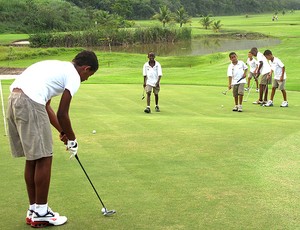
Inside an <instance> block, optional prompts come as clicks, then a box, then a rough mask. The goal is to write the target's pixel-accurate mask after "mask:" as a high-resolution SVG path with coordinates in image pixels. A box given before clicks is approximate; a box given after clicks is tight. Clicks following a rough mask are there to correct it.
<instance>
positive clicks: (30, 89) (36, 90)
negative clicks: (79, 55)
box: [10, 60, 81, 105]
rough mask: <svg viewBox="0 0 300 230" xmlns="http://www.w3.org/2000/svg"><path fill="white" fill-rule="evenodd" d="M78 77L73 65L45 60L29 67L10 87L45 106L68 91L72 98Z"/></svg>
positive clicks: (77, 83) (75, 90) (77, 84)
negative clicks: (20, 90) (17, 89)
mask: <svg viewBox="0 0 300 230" xmlns="http://www.w3.org/2000/svg"><path fill="white" fill-rule="evenodd" d="M80 82H81V80H80V76H79V74H78V72H77V70H76V69H75V67H74V65H73V63H71V62H66V61H57V60H47V61H41V62H37V63H35V64H33V65H31V66H29V67H28V68H27V69H26V70H25V71H24V72H23V73H22V74H21V75H20V76H19V77H18V78H17V79H16V80H15V81H14V82H13V83H12V84H11V86H10V91H12V90H13V89H14V88H19V89H22V91H23V92H24V93H25V94H26V95H27V96H28V97H29V98H30V99H32V100H33V101H35V102H37V103H39V104H43V105H45V104H46V103H47V102H48V101H49V100H50V99H51V98H52V97H54V96H57V95H60V94H62V93H63V91H64V90H65V89H68V90H69V91H70V93H71V96H73V95H74V94H75V93H76V92H77V90H78V89H79V86H80Z"/></svg>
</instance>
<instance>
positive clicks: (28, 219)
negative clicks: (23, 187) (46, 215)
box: [25, 207, 59, 225]
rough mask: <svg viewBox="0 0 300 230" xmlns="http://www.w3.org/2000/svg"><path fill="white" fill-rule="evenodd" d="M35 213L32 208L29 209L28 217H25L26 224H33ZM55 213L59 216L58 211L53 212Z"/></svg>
mask: <svg viewBox="0 0 300 230" xmlns="http://www.w3.org/2000/svg"><path fill="white" fill-rule="evenodd" d="M48 210H50V211H51V212H52V210H51V208H50V207H48ZM33 213H34V211H33V210H30V209H28V210H27V214H26V219H25V220H26V224H28V225H31V221H32V215H33ZM53 213H54V215H55V216H59V213H58V212H53Z"/></svg>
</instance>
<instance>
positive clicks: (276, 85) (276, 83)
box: [272, 79, 285, 90]
mask: <svg viewBox="0 0 300 230" xmlns="http://www.w3.org/2000/svg"><path fill="white" fill-rule="evenodd" d="M272 87H273V88H278V89H279V90H285V80H283V81H279V80H276V79H274V80H273V85H272Z"/></svg>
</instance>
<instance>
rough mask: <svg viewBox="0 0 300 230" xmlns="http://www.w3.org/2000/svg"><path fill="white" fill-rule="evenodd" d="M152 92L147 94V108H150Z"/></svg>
mask: <svg viewBox="0 0 300 230" xmlns="http://www.w3.org/2000/svg"><path fill="white" fill-rule="evenodd" d="M150 100H151V92H150V93H147V106H148V107H150Z"/></svg>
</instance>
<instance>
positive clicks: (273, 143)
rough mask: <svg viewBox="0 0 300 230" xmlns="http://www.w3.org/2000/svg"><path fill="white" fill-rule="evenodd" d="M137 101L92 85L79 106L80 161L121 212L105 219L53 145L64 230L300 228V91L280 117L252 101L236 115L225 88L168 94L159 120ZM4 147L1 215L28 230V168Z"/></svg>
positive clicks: (76, 170) (119, 90)
mask: <svg viewBox="0 0 300 230" xmlns="http://www.w3.org/2000/svg"><path fill="white" fill-rule="evenodd" d="M5 94H6V95H7V94H8V92H7V90H6V91H5ZM140 94H141V92H140V90H138V87H137V86H136V85H133V84H129V85H124V84H114V85H106V84H104V85H101V84H86V85H82V87H81V88H80V90H79V92H78V94H77V95H76V96H75V97H74V99H73V104H72V108H71V111H72V112H71V117H72V120H73V125H74V129H75V130H76V132H77V138H78V141H79V148H80V151H79V154H80V159H81V161H82V163H83V165H84V166H85V168H86V170H87V172H88V174H89V175H90V177H91V179H92V181H93V183H94V184H95V186H96V188H97V189H98V191H99V193H100V195H101V197H102V198H103V200H104V202H105V204H106V205H107V207H108V208H114V209H116V210H117V211H118V213H117V214H116V215H115V216H114V217H112V218H105V217H102V216H101V213H100V210H101V208H100V204H99V202H98V200H97V198H96V196H95V194H94V192H93V190H92V188H91V186H90V185H89V183H88V181H87V180H86V178H85V176H84V174H83V172H82V171H81V169H80V167H79V165H78V164H77V162H76V161H75V160H73V161H69V160H68V154H67V153H65V151H64V147H63V146H62V144H61V143H60V142H59V141H58V140H57V139H56V138H54V140H55V141H54V148H55V149H54V151H55V158H54V166H53V177H52V185H51V191H50V199H49V200H50V205H51V206H52V207H53V209H55V210H57V211H59V212H61V213H62V214H64V215H66V216H68V217H69V223H68V224H66V225H65V226H63V227H61V229H81V227H80V226H86V227H88V228H89V229H99V228H104V229H106V228H108V229H199V228H200V229H241V228H242V229H282V228H284V229H296V228H297V227H299V223H300V219H299V214H300V213H299V209H298V206H299V198H300V197H299V195H300V194H299V189H300V185H299V181H298V177H299V173H300V171H299V163H300V158H299V154H298V147H297V143H298V141H299V130H298V128H297V127H299V119H298V112H299V103H298V100H297V99H296V98H298V97H299V93H298V92H289V96H290V99H291V100H290V104H291V106H290V107H289V108H280V107H279V103H280V101H281V98H280V95H276V96H277V97H276V98H275V99H276V100H275V105H276V106H274V107H273V108H264V107H260V106H256V105H252V104H251V101H252V100H255V99H256V97H257V94H256V93H254V92H252V94H250V97H249V102H247V103H244V110H245V111H244V112H243V113H234V112H231V107H232V101H233V99H232V97H231V95H227V96H224V95H222V94H221V92H220V88H219V87H206V86H180V85H178V86H177V85H173V86H172V85H165V86H163V88H162V92H161V110H162V112H161V113H155V112H153V113H152V114H144V113H143V108H144V103H145V101H141V99H140ZM57 101H58V99H57V100H54V107H56V104H57ZM221 105H223V106H224V107H223V108H222V107H221ZM283 124H284V125H283ZM94 129H95V130H97V133H96V134H92V130H94ZM0 132H1V133H3V132H4V130H3V126H1V127H0ZM54 134H55V135H56V132H54ZM0 144H1V153H2V154H1V158H2V159H1V161H0V168H1V172H2V177H1V184H2V185H3V186H1V188H0V192H1V194H2V199H1V201H0V206H1V207H5V214H7V213H9V214H10V215H7V216H6V218H5V219H6V221H5V222H1V223H0V228H1V229H16V228H17V229H27V228H28V227H27V226H25V224H24V214H25V209H26V208H27V197H26V193H25V187H24V182H23V176H22V174H23V163H24V159H12V158H11V156H10V154H9V147H8V141H7V137H4V136H1V138H0ZM8 191H10V192H8ZM12 194H13V195H12ZM2 210H3V209H2ZM3 215H4V214H3Z"/></svg>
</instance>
